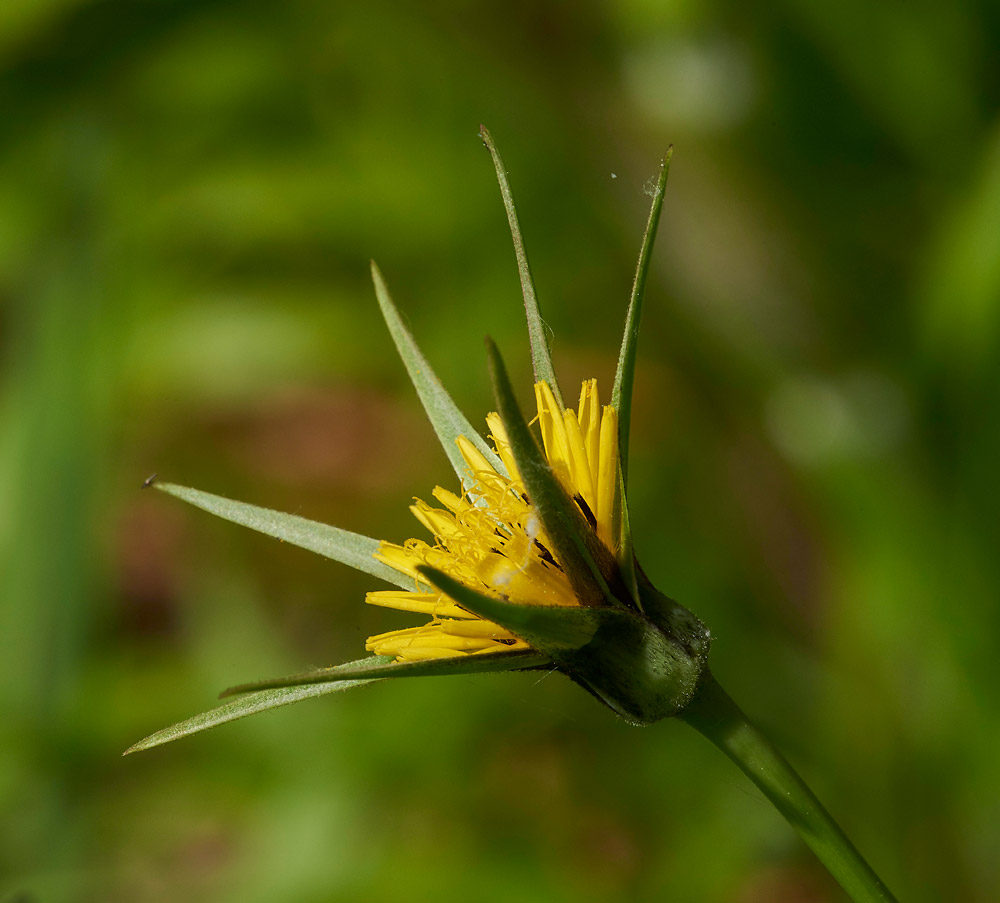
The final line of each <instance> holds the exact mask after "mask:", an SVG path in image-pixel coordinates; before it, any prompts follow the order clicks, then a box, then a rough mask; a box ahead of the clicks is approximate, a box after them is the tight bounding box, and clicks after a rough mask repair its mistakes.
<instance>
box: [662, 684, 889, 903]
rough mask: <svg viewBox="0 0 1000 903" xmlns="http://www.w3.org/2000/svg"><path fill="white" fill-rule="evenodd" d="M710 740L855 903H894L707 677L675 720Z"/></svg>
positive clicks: (825, 815)
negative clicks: (783, 819)
mask: <svg viewBox="0 0 1000 903" xmlns="http://www.w3.org/2000/svg"><path fill="white" fill-rule="evenodd" d="M678 717H680V718H681V719H682V720H683V721H686V722H687V723H688V724H690V725H691V727H693V728H694V729H695V730H696V731H698V732H699V733H701V734H703V735H704V736H705V737H707V738H708V739H709V740H711V741H712V743H714V744H715V745H716V746H717V747H718V748H719V749H720V750H722V752H724V753H725V754H726V755H727V756H729V758H730V759H732V760H733V762H735V763H736V764H737V765H738V766H739V767H740V770H741V771H742V772H743V773H744V774H745V775H746V776H747V777H748V778H750V780H751V781H753V782H754V784H756V785H757V786H758V787H759V788H760V789H761V790H762V791H763V793H764V795H765V796H766V797H767V798H768V799H769V800H770V801H771V802H772V803H774V805H775V806H776V807H777V809H778V811H779V812H780V813H781V814H782V815H784V816H785V818H786V819H788V821H789V822H790V823H791V824H792V826H793V827H795V828H796V829H797V830H798V832H799V833H800V834H801V835H802V838H803V839H804V840H805V842H806V843H807V844H808V845H809V847H810V848H811V849H812V851H813V852H814V853H815V854H816V855H817V856H818V857H819V860H820V862H822V863H823V865H825V866H826V868H827V869H828V871H829V872H830V874H831V875H833V877H834V878H836V879H837V881H838V882H839V883H840V886H841V887H842V888H844V890H846V891H847V893H848V894H849V895H850V897H851V899H852V900H854V901H855V903H876V901H877V903H895V900H896V898H895V897H894V896H893V895H892V894H891V893H890V892H889V890H888V888H887V887H886V886H885V885H884V884H883V883H882V881H881V880H880V879H879V877H878V875H876V874H875V872H874V871H873V870H872V867H871V866H870V865H869V864H868V863H867V862H866V861H865V859H864V857H863V856H862V855H861V854H860V853H859V852H858V850H857V848H856V847H855V846H854V844H853V843H851V841H850V840H848V838H847V835H846V834H844V832H843V831H842V830H841V828H840V826H839V825H838V824H837V823H836V822H835V821H834V820H833V818H832V817H831V816H830V813H829V812H827V811H826V809H824V808H823V804H822V803H820V801H819V800H818V799H816V797H815V795H814V794H813V792H812V791H811V790H810V789H809V788H808V787H807V786H806V784H805V782H804V781H803V780H802V778H800V777H799V775H798V774H797V773H796V771H795V769H794V768H792V766H791V765H789V764H788V762H787V760H786V759H785V757H784V756H782V755H781V753H779V752H778V751H777V750H776V749H775V748H774V747H773V746H772V745H771V744H770V743H769V742H768V740H767V738H766V737H765V736H764V735H763V734H762V733H761V732H760V731H759V730H757V728H756V727H754V726H753V724H751V723H750V721H749V719H748V718H747V716H746V715H745V714H743V711H742V710H741V709H740V707H739V706H738V705H737V704H736V703H735V702H733V700H732V699H731V698H730V697H729V694H728V693H726V691H725V690H723V689H722V687H720V686H719V684H718V683H717V682H716V680H715V678H714V677H713V676H712V675H711V673H709V672H707V671H706V672H705V675H704V677H703V678H702V682H701V685H700V686H699V688H698V691H697V693H696V694H695V696H694V698H693V699H692V700H691V702H690V704H689V705H688V707H687V708H686V709H685V710H684V711H683V712H681V714H680V715H679V716H678Z"/></svg>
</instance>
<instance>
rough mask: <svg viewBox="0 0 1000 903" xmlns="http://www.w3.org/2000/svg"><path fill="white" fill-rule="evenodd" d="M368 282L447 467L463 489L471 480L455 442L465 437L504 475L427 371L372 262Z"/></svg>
mask: <svg viewBox="0 0 1000 903" xmlns="http://www.w3.org/2000/svg"><path fill="white" fill-rule="evenodd" d="M371 266H372V280H373V281H374V283H375V295H376V296H377V297H378V303H379V306H380V307H381V308H382V316H384V317H385V323H386V325H387V326H388V327H389V332H390V333H391V334H392V340H393V342H395V343H396V350H397V351H399V356H400V357H401V358H402V359H403V364H404V365H405V366H406V372H407V373H409V375H410V380H411V381H412V382H413V387H414V388H415V389H416V390H417V395H419V396H420V401H421V402H422V403H423V405H424V410H425V411H426V412H427V417H428V419H429V420H430V422H431V426H432V427H434V432H435V433H437V437H438V440H439V441H440V443H441V447H442V448H443V449H444V453H445V454H446V455H447V456H448V460H449V461H451V466H452V467H453V468H454V469H455V473H456V474H457V475H458V478H459V479H460V480H461V481H462V483H463V484H464V485H466V486H468V485H469V484H470V481H472V480H473V479H474V474H473V473H472V471H471V470H469V466H468V465H467V464H466V463H465V458H463V457H462V454H461V452H459V450H458V446H457V445H456V444H455V440H456V439H458V437H459V436H465V438H466V439H468V440H469V441H470V442H472V444H473V445H475V446H476V448H477V450H478V451H479V452H480V453H481V454H482V455H483V456H484V457H485V458H486V460H487V461H489V462H490V464H491V465H492V467H493V469H494V470H496V472H497V473H500V474H503V475H504V476H506V475H507V469H506V468H505V467H504V466H503V462H502V461H501V460H500V458H499V457H497V454H496V452H494V451H493V449H492V448H490V447H489V445H488V444H487V443H486V441H485V440H484V439H483V437H482V436H480V435H479V431H478V430H476V429H474V428H473V426H472V424H471V423H469V421H468V420H467V419H466V418H465V415H464V414H462V412H461V411H460V410H459V409H458V407H457V405H456V404H455V402H454V401H452V400H451V396H450V395H449V394H448V393H447V391H446V390H445V388H444V386H442V385H441V381H440V380H439V379H438V378H437V376H436V375H435V373H434V371H433V370H432V369H431V366H430V364H428V363H427V359H426V358H425V357H424V356H423V354H422V353H421V351H420V349H419V348H418V347H417V343H416V342H415V341H414V339H413V336H412V335H411V334H410V331H409V330H408V329H407V328H406V326H404V325H403V321H402V319H401V318H400V316H399V311H398V310H397V309H396V305H395V304H393V303H392V298H391V297H390V296H389V290H388V289H387V288H386V286H385V280H384V279H383V278H382V273H381V272H380V271H379V268H378V267H377V266H376V265H375V261H372V265H371Z"/></svg>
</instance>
